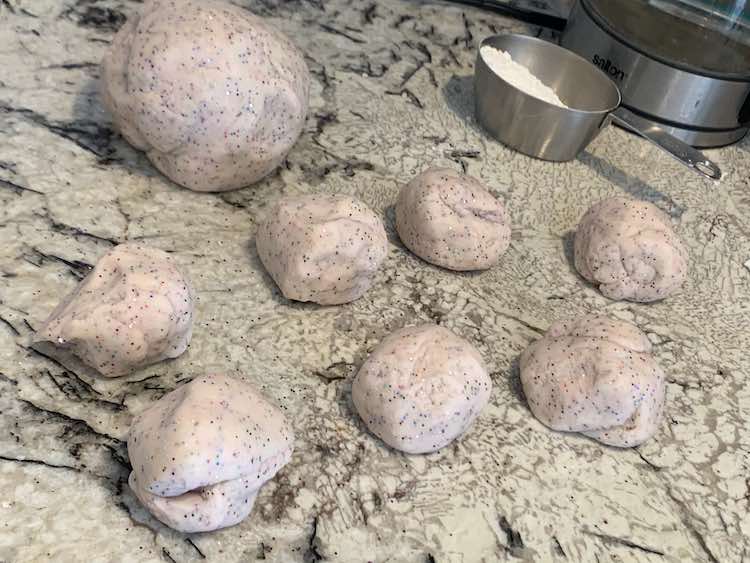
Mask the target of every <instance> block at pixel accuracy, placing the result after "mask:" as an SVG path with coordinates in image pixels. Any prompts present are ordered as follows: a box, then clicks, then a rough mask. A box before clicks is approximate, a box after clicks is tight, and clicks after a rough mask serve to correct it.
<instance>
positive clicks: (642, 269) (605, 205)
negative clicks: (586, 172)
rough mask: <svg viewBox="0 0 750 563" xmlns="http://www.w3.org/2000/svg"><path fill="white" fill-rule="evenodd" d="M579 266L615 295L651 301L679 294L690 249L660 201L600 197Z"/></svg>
mask: <svg viewBox="0 0 750 563" xmlns="http://www.w3.org/2000/svg"><path fill="white" fill-rule="evenodd" d="M574 252H575V266H576V269H577V270H578V272H579V273H580V274H581V275H582V276H583V277H584V278H586V279H587V280H588V281H589V282H591V283H593V284H596V285H598V286H599V290H600V291H601V292H602V294H603V295H604V296H605V297H608V298H610V299H627V300H629V301H639V302H649V301H656V300H659V299H663V298H665V297H667V296H668V295H671V294H673V293H674V292H676V291H677V290H678V289H679V288H680V287H681V286H682V283H683V282H684V281H685V276H686V275H687V250H686V249H685V246H684V245H683V244H682V241H680V239H679V238H678V237H677V235H676V234H675V232H674V231H673V230H672V226H671V225H670V223H669V218H668V217H667V216H666V215H665V214H664V213H662V211H660V210H659V209H658V208H657V207H656V206H655V205H653V204H651V203H648V202H645V201H637V200H632V199H628V198H624V197H613V198H610V199H605V200H604V201H600V202H599V203H597V204H596V205H594V206H593V207H591V209H589V210H588V211H587V212H586V214H585V215H584V216H583V218H582V219H581V222H580V223H579V225H578V229H577V231H576V236H575V244H574Z"/></svg>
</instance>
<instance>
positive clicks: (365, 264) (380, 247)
mask: <svg viewBox="0 0 750 563" xmlns="http://www.w3.org/2000/svg"><path fill="white" fill-rule="evenodd" d="M256 246H257V248H258V255H259V256H260V259H261V261H262V262H263V265H264V266H265V268H266V270H267V271H268V273H269V274H270V275H271V277H272V278H273V280H274V281H275V282H276V284H277V285H278V286H279V289H281V292H282V293H283V294H284V296H285V297H286V298H287V299H294V300H296V301H313V302H315V303H319V304H321V305H338V304H340V303H348V302H349V301H354V300H355V299H358V298H360V297H361V296H362V295H363V294H364V293H365V292H366V291H367V290H368V289H369V288H370V286H371V285H372V283H373V279H374V278H375V273H376V272H377V270H378V268H379V267H380V264H381V263H382V262H383V259H384V258H385V256H386V254H387V253H388V240H387V238H386V234H385V228H384V227H383V222H382V221H381V220H380V218H379V217H378V216H377V215H375V213H374V212H373V211H372V210H371V209H370V208H369V207H367V206H366V205H365V204H364V203H362V202H361V201H359V200H357V199H354V198H352V197H349V196H346V195H326V194H317V195H303V196H294V197H287V198H283V199H281V200H279V201H277V202H276V203H274V204H273V205H271V208H270V209H269V211H268V213H267V214H266V216H265V219H264V220H263V221H262V222H261V223H260V225H259V226H258V234H257V236H256Z"/></svg>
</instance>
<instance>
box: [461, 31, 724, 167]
mask: <svg viewBox="0 0 750 563" xmlns="http://www.w3.org/2000/svg"><path fill="white" fill-rule="evenodd" d="M485 45H489V46H491V47H494V48H496V49H500V50H502V51H507V52H508V53H510V55H511V57H512V58H513V60H514V61H516V62H517V63H520V64H522V65H524V66H525V67H526V68H528V69H529V71H530V72H531V73H532V74H534V75H535V76H536V77H537V78H539V79H540V80H541V81H542V82H543V83H544V84H546V85H547V86H549V87H550V88H552V89H553V90H554V91H555V93H556V94H557V95H558V96H559V97H560V99H561V100H562V101H563V103H565V105H567V106H568V108H563V107H560V106H556V105H554V104H550V103H547V102H545V101H542V100H540V99H538V98H535V97H534V96H531V95H530V94H527V93H525V92H523V91H522V90H519V89H518V88H516V87H515V86H512V85H511V84H509V83H508V82H506V81H505V80H503V79H502V78H500V76H498V75H497V74H495V73H494V72H493V71H492V70H491V69H490V67H489V66H488V65H487V63H486V62H485V61H484V59H483V58H482V54H481V48H482V47H483V46H485ZM474 95H475V102H476V103H475V106H476V115H477V119H478V120H479V123H480V124H481V125H482V126H483V127H484V128H485V129H486V130H487V131H488V132H489V133H490V134H491V135H492V136H493V137H495V138H496V139H497V140H499V141H500V142H502V143H503V144H505V145H508V146H509V147H511V148H514V149H516V150H518V151H520V152H522V153H524V154H526V155H529V156H533V157H535V158H541V159H543V160H552V161H556V162H565V161H568V160H572V159H574V158H575V157H576V155H578V153H580V152H581V151H582V150H583V149H585V148H586V146H587V145H588V144H589V143H590V142H591V141H593V140H594V139H595V138H596V136H597V135H598V134H599V133H600V132H601V130H602V129H604V127H606V126H607V125H609V123H610V122H615V123H617V124H618V125H622V126H624V127H626V128H627V129H629V130H631V131H633V132H635V133H637V134H638V135H640V136H641V137H643V138H645V139H647V140H648V141H650V142H652V143H653V144H655V145H656V146H657V147H659V148H660V149H661V150H663V151H665V152H667V153H669V154H670V155H671V156H673V157H674V158H676V159H677V160H679V161H680V162H682V163H683V164H684V165H685V166H688V167H689V168H691V169H692V170H694V171H696V172H698V173H699V174H702V175H703V176H706V177H708V178H711V179H713V180H718V179H719V178H721V170H720V169H719V167H718V166H717V165H716V164H715V163H714V162H712V161H711V160H709V159H708V158H707V157H706V156H705V155H704V154H703V153H702V152H700V151H699V150H697V149H695V148H693V147H691V146H690V145H688V144H686V143H683V142H682V141H680V140H678V139H676V138H674V137H672V136H671V135H670V134H669V133H667V132H666V131H664V130H663V129H660V128H659V127H656V126H653V125H647V126H643V125H642V123H639V119H638V117H637V116H636V115H635V114H633V113H632V112H631V111H629V110H627V109H625V108H623V107H620V102H621V100H622V97H621V96H620V91H619V89H618V88H617V86H616V85H615V83H614V82H612V81H611V80H610V79H609V78H608V77H607V75H606V74H604V73H603V72H601V71H600V70H599V69H598V68H597V67H595V66H594V65H593V64H591V63H589V62H588V61H587V60H586V59H584V58H582V57H580V56H578V55H576V54H575V53H572V52H571V51H568V50H566V49H564V48H562V47H560V46H558V45H555V44H553V43H549V42H547V41H544V40H542V39H537V38H535V37H529V36H526V35H518V34H507V35H494V36H491V37H488V38H487V39H485V40H484V41H482V43H481V45H480V46H479V52H478V53H477V61H476V65H475V68H474Z"/></svg>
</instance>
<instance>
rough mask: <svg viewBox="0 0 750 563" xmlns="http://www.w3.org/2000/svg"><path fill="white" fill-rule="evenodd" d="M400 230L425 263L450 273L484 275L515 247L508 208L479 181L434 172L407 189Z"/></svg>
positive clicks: (399, 207) (398, 220)
mask: <svg viewBox="0 0 750 563" xmlns="http://www.w3.org/2000/svg"><path fill="white" fill-rule="evenodd" d="M396 230H398V236H399V237H400V238H401V241H402V242H403V243H404V244H405V245H406V247H407V248H409V250H411V251H412V252H413V253H414V254H416V255H417V256H419V257H420V258H422V259H424V260H426V261H427V262H431V263H432V264H436V265H438V266H442V267H443V268H448V269H450V270H484V269H486V268H490V267H492V266H494V265H495V264H497V262H498V261H499V260H500V256H502V254H503V253H504V252H505V251H506V250H507V249H508V245H509V244H510V218H509V217H508V214H507V213H506V212H505V208H504V207H503V204H502V203H500V202H499V201H498V200H497V199H495V197H494V196H493V195H492V194H491V193H490V192H489V191H487V188H485V187H484V185H482V183H481V182H480V181H479V180H477V179H476V178H472V177H471V176H467V175H465V174H459V173H458V172H455V171H454V170H451V169H450V168H429V169H427V170H426V171H424V172H422V173H421V174H419V175H418V176H417V177H416V178H414V179H413V180H412V181H411V182H409V183H408V184H407V185H406V186H404V187H403V189H402V190H401V193H400V194H399V196H398V202H397V203H396Z"/></svg>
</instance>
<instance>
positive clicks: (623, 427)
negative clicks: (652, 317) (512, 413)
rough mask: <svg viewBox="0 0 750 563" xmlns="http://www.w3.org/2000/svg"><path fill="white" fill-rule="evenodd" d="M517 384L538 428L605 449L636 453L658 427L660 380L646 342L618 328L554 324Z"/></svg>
mask: <svg viewBox="0 0 750 563" xmlns="http://www.w3.org/2000/svg"><path fill="white" fill-rule="evenodd" d="M521 384H522V385H523V391H524V393H525V395H526V399H527V400H528V402H529V407H530V408H531V412H533V413H534V416H536V417H537V418H538V419H539V420H540V421H541V422H542V423H543V424H545V425H546V426H548V427H550V428H552V429H553V430H562V431H564V432H580V433H581V434H584V435H586V436H589V437H591V438H594V439H596V440H599V441H600V442H602V443H604V444H608V445H610V446H617V447H620V448H629V447H632V446H637V445H638V444H640V443H642V442H644V441H646V440H648V439H649V438H650V437H651V436H653V434H654V433H655V432H656V430H657V429H658V427H659V423H660V422H661V415H662V410H663V407H664V397H665V383H664V373H663V372H662V370H661V368H660V367H659V365H658V364H657V363H656V361H655V360H654V359H653V357H652V356H651V343H650V342H649V340H648V338H647V337H646V335H645V334H644V333H643V332H641V331H640V330H639V329H638V328H637V327H635V326H633V325H632V324H630V323H626V322H624V321H615V320H610V319H608V318H607V317H603V316H587V317H583V318H581V319H578V320H575V321H572V322H567V321H562V322H558V323H556V324H555V325H553V326H552V327H551V328H550V329H549V330H548V331H547V333H546V334H545V335H544V337H542V338H541V339H539V340H537V341H536V342H534V343H533V344H532V345H531V346H529V347H528V348H527V349H526V351H524V353H523V354H522V355H521Z"/></svg>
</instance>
